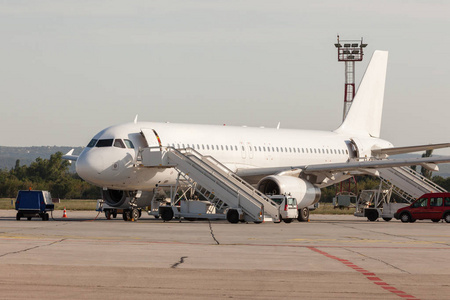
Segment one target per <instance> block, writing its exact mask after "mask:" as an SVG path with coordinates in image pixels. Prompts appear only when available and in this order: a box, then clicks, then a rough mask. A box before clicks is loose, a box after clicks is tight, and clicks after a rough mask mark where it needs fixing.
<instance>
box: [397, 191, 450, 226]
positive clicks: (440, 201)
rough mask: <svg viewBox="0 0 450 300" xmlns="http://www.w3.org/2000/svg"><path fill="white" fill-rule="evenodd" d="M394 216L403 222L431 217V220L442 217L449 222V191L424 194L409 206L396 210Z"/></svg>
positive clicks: (437, 220) (435, 220)
mask: <svg viewBox="0 0 450 300" xmlns="http://www.w3.org/2000/svg"><path fill="white" fill-rule="evenodd" d="M394 218H396V219H397V220H401V221H402V222H405V223H406V222H415V221H416V220H423V219H431V220H432V221H433V222H439V221H440V220H441V219H444V220H445V222H447V223H450V193H430V194H425V195H423V196H422V197H420V198H419V199H417V200H416V201H414V202H413V203H412V204H411V205H410V206H406V207H403V208H400V209H399V210H397V212H396V213H395V214H394Z"/></svg>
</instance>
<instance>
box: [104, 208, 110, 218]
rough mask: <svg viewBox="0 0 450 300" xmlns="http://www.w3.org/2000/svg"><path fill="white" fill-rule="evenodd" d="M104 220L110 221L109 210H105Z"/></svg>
mask: <svg viewBox="0 0 450 300" xmlns="http://www.w3.org/2000/svg"><path fill="white" fill-rule="evenodd" d="M105 218H106V220H111V212H110V211H109V210H105Z"/></svg>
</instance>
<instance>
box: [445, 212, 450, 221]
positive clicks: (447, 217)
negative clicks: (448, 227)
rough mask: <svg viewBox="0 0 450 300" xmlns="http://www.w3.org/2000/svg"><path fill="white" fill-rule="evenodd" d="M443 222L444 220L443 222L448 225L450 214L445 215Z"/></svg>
mask: <svg viewBox="0 0 450 300" xmlns="http://www.w3.org/2000/svg"><path fill="white" fill-rule="evenodd" d="M444 220H445V222H447V223H450V213H446V214H445V216H444Z"/></svg>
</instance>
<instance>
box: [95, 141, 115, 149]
mask: <svg viewBox="0 0 450 300" xmlns="http://www.w3.org/2000/svg"><path fill="white" fill-rule="evenodd" d="M113 141H114V140H113V139H107V140H98V142H97V145H96V147H111V146H112V144H113Z"/></svg>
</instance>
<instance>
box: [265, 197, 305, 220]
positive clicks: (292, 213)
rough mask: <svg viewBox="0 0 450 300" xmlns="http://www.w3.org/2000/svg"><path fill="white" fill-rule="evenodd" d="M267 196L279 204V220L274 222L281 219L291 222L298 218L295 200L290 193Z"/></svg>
mask: <svg viewBox="0 0 450 300" xmlns="http://www.w3.org/2000/svg"><path fill="white" fill-rule="evenodd" d="M269 198H270V199H272V200H273V201H274V202H275V203H276V204H278V205H279V210H280V220H276V221H274V222H275V223H280V222H281V221H283V222H285V223H291V222H292V221H293V220H294V219H297V218H298V216H299V214H298V207H297V200H296V199H295V198H293V197H291V196H290V195H272V196H269Z"/></svg>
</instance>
